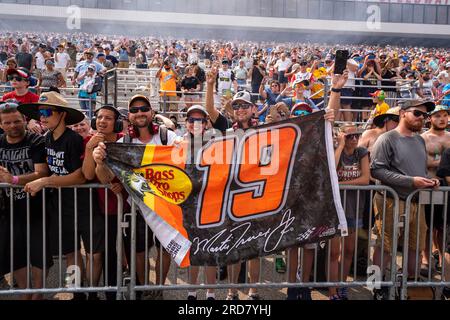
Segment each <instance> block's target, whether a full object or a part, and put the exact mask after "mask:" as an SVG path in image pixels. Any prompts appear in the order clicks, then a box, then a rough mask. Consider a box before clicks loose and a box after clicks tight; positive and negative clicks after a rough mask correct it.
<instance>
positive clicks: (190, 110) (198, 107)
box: [186, 104, 208, 117]
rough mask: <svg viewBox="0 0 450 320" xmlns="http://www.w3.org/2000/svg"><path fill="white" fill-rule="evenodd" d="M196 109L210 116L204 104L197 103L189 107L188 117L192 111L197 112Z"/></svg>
mask: <svg viewBox="0 0 450 320" xmlns="http://www.w3.org/2000/svg"><path fill="white" fill-rule="evenodd" d="M195 111H198V112H200V113H203V115H204V116H205V117H207V116H208V112H207V111H206V109H205V108H204V107H203V106H201V105H199V104H195V105H193V106H191V107H189V109H188V110H187V113H186V117H189V114H191V113H192V112H195Z"/></svg>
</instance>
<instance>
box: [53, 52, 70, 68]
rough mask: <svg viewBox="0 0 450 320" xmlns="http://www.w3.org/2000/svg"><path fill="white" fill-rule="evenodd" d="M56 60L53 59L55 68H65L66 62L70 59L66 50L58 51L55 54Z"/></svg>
mask: <svg viewBox="0 0 450 320" xmlns="http://www.w3.org/2000/svg"><path fill="white" fill-rule="evenodd" d="M55 55H56V57H57V59H58V61H56V59H55V68H56V69H65V68H66V66H67V62H69V61H70V56H69V54H68V53H67V52H58V53H56V54H55Z"/></svg>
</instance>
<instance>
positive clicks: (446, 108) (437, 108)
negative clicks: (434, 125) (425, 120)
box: [430, 104, 450, 115]
mask: <svg viewBox="0 0 450 320" xmlns="http://www.w3.org/2000/svg"><path fill="white" fill-rule="evenodd" d="M439 111H447V113H449V112H450V108H449V107H448V106H444V105H441V104H440V105H437V106H436V107H435V108H434V110H433V111H431V112H430V115H433V114H435V113H437V112H439Z"/></svg>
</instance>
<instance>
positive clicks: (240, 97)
mask: <svg viewBox="0 0 450 320" xmlns="http://www.w3.org/2000/svg"><path fill="white" fill-rule="evenodd" d="M235 101H245V102H247V103H251V104H254V103H253V102H252V97H251V95H250V93H249V92H248V91H239V92H238V93H236V94H235V95H234V97H233V100H232V101H231V104H233V103H234V102H235Z"/></svg>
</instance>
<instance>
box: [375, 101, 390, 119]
mask: <svg viewBox="0 0 450 320" xmlns="http://www.w3.org/2000/svg"><path fill="white" fill-rule="evenodd" d="M388 109H389V105H388V104H387V103H386V102H383V103H381V104H377V106H376V107H375V114H374V117H376V116H379V115H380V114H383V113H386V111H388Z"/></svg>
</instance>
